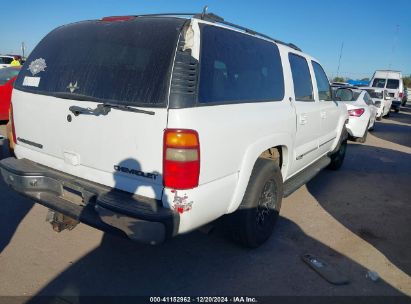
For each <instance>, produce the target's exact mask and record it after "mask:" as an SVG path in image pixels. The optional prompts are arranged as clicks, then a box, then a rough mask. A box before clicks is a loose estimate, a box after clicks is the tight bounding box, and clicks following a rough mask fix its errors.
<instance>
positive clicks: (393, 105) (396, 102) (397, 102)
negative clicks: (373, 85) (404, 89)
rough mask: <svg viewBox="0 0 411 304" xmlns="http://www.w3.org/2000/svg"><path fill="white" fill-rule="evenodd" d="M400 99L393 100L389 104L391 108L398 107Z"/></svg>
mask: <svg viewBox="0 0 411 304" xmlns="http://www.w3.org/2000/svg"><path fill="white" fill-rule="evenodd" d="M400 107H401V100H393V101H392V104H391V109H400Z"/></svg>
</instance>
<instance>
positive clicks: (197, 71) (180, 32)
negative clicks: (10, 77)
mask: <svg viewBox="0 0 411 304" xmlns="http://www.w3.org/2000/svg"><path fill="white" fill-rule="evenodd" d="M347 118H348V115H347V110H346V109H345V107H344V106H339V105H338V103H336V102H334V101H333V100H332V99H331V91H330V85H329V81H328V78H327V76H326V74H325V73H324V70H323V69H322V67H321V65H320V64H319V62H318V61H317V60H316V59H314V58H312V57H310V56H308V55H307V54H305V53H303V52H302V51H301V50H300V49H299V48H298V47H296V46H295V45H293V44H287V43H284V42H281V41H278V40H275V39H271V38H269V37H268V36H265V35H263V34H259V33H257V32H254V31H252V30H249V29H246V28H244V27H241V26H237V25H234V24H232V23H228V22H226V21H224V20H223V19H222V18H221V17H218V16H216V15H214V14H204V13H203V14H198V15H190V16H186V15H184V16H182V15H181V16H180V15H178V14H167V15H144V16H125V17H124V16H123V17H106V18H103V19H101V20H92V21H84V22H78V23H74V24H70V25H65V26H61V27H59V28H57V29H55V30H54V31H52V32H51V33H50V34H48V35H47V36H46V37H45V38H44V39H43V40H42V41H41V42H40V43H39V44H38V46H37V47H36V48H35V49H34V50H33V52H32V53H31V54H30V57H29V58H28V60H27V61H26V63H25V65H24V67H23V68H22V71H21V72H20V74H19V76H18V78H17V80H16V83H15V89H14V91H13V97H12V127H13V135H14V141H15V143H16V146H15V151H14V152H15V155H16V158H6V159H4V160H2V161H1V162H0V168H1V173H2V176H3V179H4V180H5V182H6V183H7V184H8V185H9V186H10V187H11V188H13V189H14V190H16V191H18V192H20V193H21V194H23V195H25V196H27V197H29V198H31V199H33V200H34V201H36V202H38V203H40V204H42V205H44V206H46V207H48V208H50V209H52V210H54V216H52V219H51V220H52V221H54V222H56V221H64V219H65V217H68V218H71V219H74V220H76V221H80V222H84V223H86V224H88V225H91V226H93V227H96V228H100V229H103V230H104V229H107V228H112V229H113V230H116V231H121V232H122V233H125V234H126V235H127V236H128V237H129V238H131V239H133V240H136V241H140V242H143V243H148V244H157V243H161V242H163V241H164V240H165V239H167V238H170V237H172V236H175V235H177V234H182V233H185V232H188V231H191V230H193V229H196V228H199V227H201V226H203V225H205V224H207V223H210V222H212V221H214V220H216V219H218V218H220V217H223V216H224V221H223V222H225V223H226V225H227V227H228V228H229V229H231V231H232V233H233V236H234V237H235V238H236V239H237V240H239V241H240V243H242V244H243V245H245V246H248V247H257V246H259V245H260V244H262V243H263V242H265V241H266V240H267V239H268V238H269V236H270V235H271V234H272V231H273V228H274V225H275V222H276V219H277V218H278V214H279V211H280V207H281V200H282V198H283V197H285V196H288V195H290V194H291V193H292V192H293V191H295V190H296V189H298V188H299V187H301V186H302V185H304V184H305V183H306V182H307V181H309V180H310V179H311V178H312V177H313V176H314V175H315V174H316V173H318V172H319V171H320V170H321V169H322V168H324V167H327V166H328V167H330V168H332V169H338V168H339V167H340V166H341V164H342V162H343V159H344V155H345V150H346V138H347V132H346V129H345V123H346V121H347ZM66 219H67V218H66Z"/></svg>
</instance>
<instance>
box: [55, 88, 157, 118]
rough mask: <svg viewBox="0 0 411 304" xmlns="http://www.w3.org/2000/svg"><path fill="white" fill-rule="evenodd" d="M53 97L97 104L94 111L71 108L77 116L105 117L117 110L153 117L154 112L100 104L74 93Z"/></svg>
mask: <svg viewBox="0 0 411 304" xmlns="http://www.w3.org/2000/svg"><path fill="white" fill-rule="evenodd" d="M52 95H53V96H55V97H59V98H64V99H75V100H82V101H94V102H98V103H99V104H97V107H96V108H95V109H92V108H83V107H79V106H71V107H70V108H69V110H70V111H71V112H72V113H73V114H74V115H75V116H78V115H80V114H85V115H96V116H99V115H107V114H108V113H109V112H110V111H111V109H117V110H121V111H128V112H135V113H143V114H148V115H155V112H154V111H148V110H142V109H138V108H134V107H132V106H127V105H122V104H116V103H112V102H101V99H98V98H96V97H93V96H87V95H83V94H76V93H68V92H55V93H53V94H52Z"/></svg>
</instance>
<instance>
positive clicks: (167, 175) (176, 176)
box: [163, 129, 200, 190]
mask: <svg viewBox="0 0 411 304" xmlns="http://www.w3.org/2000/svg"><path fill="white" fill-rule="evenodd" d="M163 143H164V150H163V183H164V186H165V187H167V188H172V189H177V190H183V189H192V188H195V187H197V186H198V179H199V176H200V141H199V137H198V133H197V131H194V130H187V129H166V130H165V131H164V140H163Z"/></svg>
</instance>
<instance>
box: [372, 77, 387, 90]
mask: <svg viewBox="0 0 411 304" xmlns="http://www.w3.org/2000/svg"><path fill="white" fill-rule="evenodd" d="M372 86H373V87H375V88H383V87H385V79H382V78H375V79H374V81H373V82H372Z"/></svg>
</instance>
